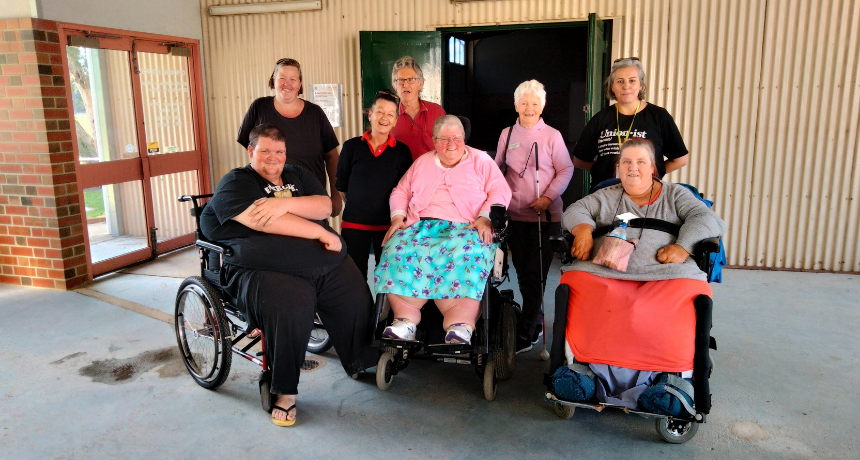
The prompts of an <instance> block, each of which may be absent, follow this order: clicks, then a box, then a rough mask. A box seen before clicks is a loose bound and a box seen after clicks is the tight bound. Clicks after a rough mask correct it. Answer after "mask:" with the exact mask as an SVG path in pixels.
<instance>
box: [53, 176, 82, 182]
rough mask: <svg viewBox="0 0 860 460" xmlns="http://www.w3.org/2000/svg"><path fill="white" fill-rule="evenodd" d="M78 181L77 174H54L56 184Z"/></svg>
mask: <svg viewBox="0 0 860 460" xmlns="http://www.w3.org/2000/svg"><path fill="white" fill-rule="evenodd" d="M75 181H77V176H76V175H75V174H60V175H57V176H54V183H55V184H67V183H69V182H75Z"/></svg>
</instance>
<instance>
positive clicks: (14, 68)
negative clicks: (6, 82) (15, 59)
mask: <svg viewBox="0 0 860 460" xmlns="http://www.w3.org/2000/svg"><path fill="white" fill-rule="evenodd" d="M0 71H2V72H3V75H24V74H25V73H27V71H26V70H24V66H23V65H21V64H4V65H2V66H0Z"/></svg>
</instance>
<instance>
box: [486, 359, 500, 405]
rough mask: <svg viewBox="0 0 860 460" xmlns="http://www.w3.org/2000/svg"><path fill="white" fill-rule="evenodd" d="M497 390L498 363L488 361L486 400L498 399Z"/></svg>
mask: <svg viewBox="0 0 860 460" xmlns="http://www.w3.org/2000/svg"><path fill="white" fill-rule="evenodd" d="M496 389H497V386H496V363H495V362H494V361H492V360H487V364H486V366H484V398H487V401H492V400H494V399H496Z"/></svg>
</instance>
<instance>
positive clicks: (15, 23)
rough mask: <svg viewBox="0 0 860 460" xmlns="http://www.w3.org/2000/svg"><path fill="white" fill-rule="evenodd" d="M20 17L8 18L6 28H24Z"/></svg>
mask: <svg viewBox="0 0 860 460" xmlns="http://www.w3.org/2000/svg"><path fill="white" fill-rule="evenodd" d="M19 21H20V20H18V19H7V20H6V29H7V30H15V29H23V28H24V27H23V26H21V22H19Z"/></svg>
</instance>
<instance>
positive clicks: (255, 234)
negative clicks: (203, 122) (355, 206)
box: [200, 165, 346, 276]
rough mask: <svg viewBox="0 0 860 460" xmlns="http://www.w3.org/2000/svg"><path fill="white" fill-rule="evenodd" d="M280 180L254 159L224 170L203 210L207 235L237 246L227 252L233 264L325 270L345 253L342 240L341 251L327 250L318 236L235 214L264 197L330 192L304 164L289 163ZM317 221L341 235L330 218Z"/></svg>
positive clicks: (202, 225) (202, 223)
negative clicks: (265, 228) (257, 224)
mask: <svg viewBox="0 0 860 460" xmlns="http://www.w3.org/2000/svg"><path fill="white" fill-rule="evenodd" d="M281 180H282V182H283V184H284V185H280V186H278V185H275V184H272V183H271V182H269V181H267V180H266V179H264V178H263V177H262V176H260V175H259V174H258V173H257V172H256V171H254V169H253V168H252V167H251V165H247V166H245V167H243V168H236V169H234V170H232V171H230V172H228V173H227V174H225V175H224V177H223V178H221V182H219V183H218V188H217V190H215V195H214V196H213V197H212V199H211V200H209V202H208V203H207V204H206V208H205V209H204V210H203V213H202V214H201V216H200V228H201V230H202V231H203V235H205V236H206V238H209V239H210V240H213V241H217V242H220V243H223V244H226V245H227V246H230V247H231V248H232V249H233V255H232V256H229V257H228V256H225V257H224V261H225V262H226V263H229V264H232V265H237V266H240V267H246V268H257V269H264V270H272V271H278V272H282V273H289V274H295V275H299V276H317V275H320V274H323V273H326V272H328V271H329V270H331V269H332V268H334V267H336V266H337V265H338V264H340V263H341V262H342V261H343V260H344V259H345V258H346V245H345V244H343V241H342V240H341V244H342V246H343V247H342V248H341V251H340V252H339V253H334V252H331V251H327V250H325V248H324V247H323V245H322V243H320V242H319V241H318V240H309V239H305V238H298V237H292V236H284V235H275V234H271V233H264V232H259V231H257V230H253V229H251V228H248V227H246V226H244V225H242V224H241V223H239V222H237V221H235V220H233V218H234V217H236V216H238V215H239V214H241V213H242V212H244V211H245V210H246V209H248V207H249V206H251V204H253V203H254V201H256V200H258V199H260V198H264V197H270V198H271V197H274V198H282V197H302V196H312V195H323V196H327V194H326V189H325V188H324V187H323V186H322V184H320V182H319V181H318V180H317V179H316V177H314V174H312V173H311V172H310V171H308V170H306V169H304V168H302V167H300V166H294V165H286V166H284V171H283V172H282V173H281ZM313 222H316V223H317V224H319V225H321V226H323V227H324V228H325V229H326V230H328V231H330V232H332V233H333V234H335V235H337V233H335V232H334V231H333V230H332V229H331V227H329V225H328V221H327V220H318V221H313Z"/></svg>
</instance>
